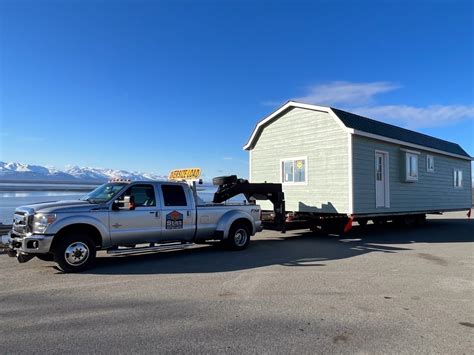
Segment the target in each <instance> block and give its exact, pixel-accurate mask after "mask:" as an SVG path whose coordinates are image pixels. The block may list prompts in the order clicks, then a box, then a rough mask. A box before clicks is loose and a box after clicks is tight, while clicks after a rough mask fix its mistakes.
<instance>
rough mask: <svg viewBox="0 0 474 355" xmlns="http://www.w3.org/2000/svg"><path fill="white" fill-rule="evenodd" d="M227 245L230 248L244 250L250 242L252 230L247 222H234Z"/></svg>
mask: <svg viewBox="0 0 474 355" xmlns="http://www.w3.org/2000/svg"><path fill="white" fill-rule="evenodd" d="M224 242H225V245H226V247H227V248H228V249H230V250H244V249H245V248H247V247H248V246H249V243H250V231H249V229H248V227H247V225H246V224H245V223H242V222H237V223H234V224H232V226H231V227H230V230H229V235H228V236H227V239H225V241H224Z"/></svg>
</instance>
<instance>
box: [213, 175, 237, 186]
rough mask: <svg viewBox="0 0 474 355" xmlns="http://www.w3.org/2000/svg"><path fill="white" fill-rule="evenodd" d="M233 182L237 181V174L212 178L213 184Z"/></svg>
mask: <svg viewBox="0 0 474 355" xmlns="http://www.w3.org/2000/svg"><path fill="white" fill-rule="evenodd" d="M234 182H237V175H230V176H217V177H215V178H214V179H212V184H213V185H225V184H233V183H234Z"/></svg>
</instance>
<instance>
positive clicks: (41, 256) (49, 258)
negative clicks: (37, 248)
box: [36, 253, 54, 261]
mask: <svg viewBox="0 0 474 355" xmlns="http://www.w3.org/2000/svg"><path fill="white" fill-rule="evenodd" d="M36 257H37V258H38V259H40V260H43V261H54V254H51V253H48V254H36Z"/></svg>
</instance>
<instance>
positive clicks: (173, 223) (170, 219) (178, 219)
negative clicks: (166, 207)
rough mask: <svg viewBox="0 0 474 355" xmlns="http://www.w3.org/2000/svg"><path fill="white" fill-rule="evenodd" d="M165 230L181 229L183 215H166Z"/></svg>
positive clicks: (177, 213) (174, 213) (175, 212)
mask: <svg viewBox="0 0 474 355" xmlns="http://www.w3.org/2000/svg"><path fill="white" fill-rule="evenodd" d="M166 229H183V214H182V213H179V212H178V211H173V212H170V213H168V214H167V215H166Z"/></svg>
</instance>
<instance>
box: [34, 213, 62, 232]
mask: <svg viewBox="0 0 474 355" xmlns="http://www.w3.org/2000/svg"><path fill="white" fill-rule="evenodd" d="M55 220H56V215H55V214H42V213H39V214H35V217H34V219H33V233H39V234H41V233H44V232H45V231H46V229H47V228H48V227H49V225H50V224H52V223H53V222H54V221H55Z"/></svg>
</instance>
